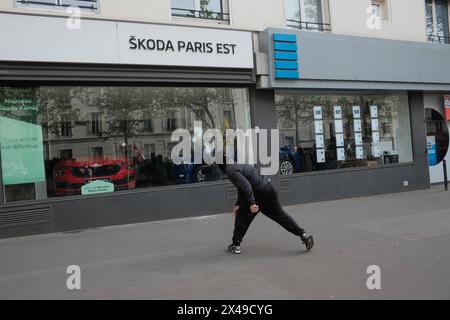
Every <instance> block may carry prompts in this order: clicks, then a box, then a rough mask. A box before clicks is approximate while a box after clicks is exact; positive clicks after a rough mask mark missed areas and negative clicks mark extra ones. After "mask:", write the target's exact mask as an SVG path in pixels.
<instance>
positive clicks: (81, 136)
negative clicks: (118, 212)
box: [0, 87, 250, 201]
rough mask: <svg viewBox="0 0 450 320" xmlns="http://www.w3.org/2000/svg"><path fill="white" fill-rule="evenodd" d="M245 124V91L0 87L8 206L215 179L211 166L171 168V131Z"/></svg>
mask: <svg viewBox="0 0 450 320" xmlns="http://www.w3.org/2000/svg"><path fill="white" fill-rule="evenodd" d="M194 121H201V122H202V126H203V129H204V130H206V129H208V128H218V129H221V130H225V129H228V128H230V129H231V128H232V129H236V128H241V129H247V128H249V127H250V110H249V102H248V92H247V89H243V88H155V87H34V88H6V87H3V88H0V145H1V153H0V158H1V165H2V181H3V186H4V188H3V189H4V193H5V194H4V196H5V199H6V201H18V200H33V199H45V198H48V197H57V196H68V195H88V194H96V193H107V192H117V191H120V190H133V189H137V188H149V187H153V186H167V185H174V184H189V183H195V182H205V181H212V180H217V179H221V178H222V177H221V175H220V172H219V170H218V169H217V168H216V167H215V166H208V165H202V164H182V165H175V164H173V163H172V161H171V159H170V154H171V150H172V148H173V146H174V145H175V144H176V142H172V141H171V134H172V131H174V130H175V129H178V128H184V129H188V130H189V131H190V132H193V130H194Z"/></svg>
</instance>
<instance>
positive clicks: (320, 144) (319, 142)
mask: <svg viewBox="0 0 450 320" xmlns="http://www.w3.org/2000/svg"><path fill="white" fill-rule="evenodd" d="M323 147H324V146H323V135H321V134H319V135H317V136H316V148H323Z"/></svg>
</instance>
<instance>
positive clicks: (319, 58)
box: [299, 36, 357, 80]
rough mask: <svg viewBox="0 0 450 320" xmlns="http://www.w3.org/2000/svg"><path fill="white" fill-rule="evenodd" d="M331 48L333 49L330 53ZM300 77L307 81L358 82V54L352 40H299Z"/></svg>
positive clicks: (305, 38)
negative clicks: (356, 63)
mask: <svg viewBox="0 0 450 320" xmlns="http://www.w3.org/2000/svg"><path fill="white" fill-rule="evenodd" d="M330 48H333V49H332V51H331V52H330ZM299 56H300V57H299V60H300V77H301V78H305V79H328V80H342V79H346V80H356V79H357V74H356V70H355V68H354V63H355V59H356V54H355V50H354V43H353V41H351V40H337V39H330V40H328V41H322V39H320V38H315V37H307V36H305V37H301V38H300V39H299Z"/></svg>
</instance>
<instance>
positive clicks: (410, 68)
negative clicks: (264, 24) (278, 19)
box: [259, 28, 450, 90]
mask: <svg viewBox="0 0 450 320" xmlns="http://www.w3.org/2000/svg"><path fill="white" fill-rule="evenodd" d="M273 33H284V34H295V35H297V43H298V53H299V65H300V79H298V80H295V79H289V80H284V79H275V78H274V65H273V54H274V52H273V44H272V35H273ZM259 45H260V50H261V51H262V52H267V53H268V57H269V65H270V68H269V88H303V87H305V85H303V82H305V81H329V82H335V83H333V85H332V88H347V89H351V88H352V87H353V88H354V89H358V88H360V87H361V86H366V87H367V88H374V89H375V88H379V89H389V87H388V86H386V84H389V83H392V84H394V85H395V86H396V89H401V90H409V89H411V86H414V87H416V88H417V89H418V90H420V89H422V88H423V89H424V90H447V89H450V64H448V61H449V59H450V47H449V46H446V45H441V44H434V43H420V42H407V41H396V40H387V39H375V38H364V37H354V36H344V35H337V34H331V33H324V32H311V31H296V30H292V29H273V28H269V29H266V30H264V32H262V33H261V34H260V43H259ZM359 82H361V83H362V85H361V84H359ZM380 83H381V84H380ZM443 88H445V89H443Z"/></svg>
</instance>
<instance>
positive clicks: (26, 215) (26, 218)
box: [0, 206, 52, 228]
mask: <svg viewBox="0 0 450 320" xmlns="http://www.w3.org/2000/svg"><path fill="white" fill-rule="evenodd" d="M51 222H52V211H51V207H49V206H40V207H31V208H30V207H25V208H17V207H14V208H6V209H0V228H6V227H15V226H22V225H31V224H41V223H51Z"/></svg>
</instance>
